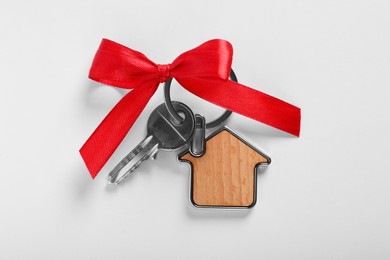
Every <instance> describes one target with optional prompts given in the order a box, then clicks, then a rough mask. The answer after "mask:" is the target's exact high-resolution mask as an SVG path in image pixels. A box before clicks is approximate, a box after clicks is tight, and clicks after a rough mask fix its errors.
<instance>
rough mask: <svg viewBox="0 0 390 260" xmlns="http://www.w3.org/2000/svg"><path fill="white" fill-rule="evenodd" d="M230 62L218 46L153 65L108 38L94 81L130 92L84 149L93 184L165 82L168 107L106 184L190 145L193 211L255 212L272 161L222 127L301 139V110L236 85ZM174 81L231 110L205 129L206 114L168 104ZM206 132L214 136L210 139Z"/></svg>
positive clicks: (229, 52)
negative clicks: (234, 118) (233, 124)
mask: <svg viewBox="0 0 390 260" xmlns="http://www.w3.org/2000/svg"><path fill="white" fill-rule="evenodd" d="M232 57H233V48H232V46H231V44H230V43H229V42H227V41H225V40H218V39H216V40H210V41H208V42H205V43H203V44H201V45H199V46H198V47H196V48H194V49H192V50H189V51H187V52H184V53H183V54H181V55H179V56H178V57H177V58H176V59H175V60H174V61H173V62H172V63H169V64H156V63H154V62H153V61H151V60H149V59H148V58H147V57H146V56H145V55H143V54H142V53H140V52H138V51H135V50H132V49H130V48H127V47H125V46H123V45H121V44H118V43H116V42H113V41H110V40H107V39H103V40H102V42H101V44H100V46H99V49H98V51H97V53H96V55H95V58H94V61H93V63H92V66H91V69H90V73H89V77H90V78H91V79H93V80H96V81H98V82H101V83H103V84H107V85H111V86H116V87H121V88H126V89H132V90H131V91H129V93H127V94H126V95H125V96H124V97H123V98H122V99H121V100H120V101H119V102H118V104H116V105H115V107H114V108H113V109H112V110H111V111H110V113H109V114H108V115H107V116H106V117H105V119H104V120H103V121H102V122H101V123H100V125H99V126H98V127H97V128H96V130H95V131H94V132H93V134H92V135H91V136H90V137H89V138H88V140H87V141H86V142H85V143H84V145H83V146H82V147H81V149H80V154H81V156H82V157H83V159H84V162H85V164H86V166H87V167H88V170H89V172H90V174H91V177H92V178H95V177H96V175H97V174H98V172H99V171H100V170H101V169H102V167H103V166H104V164H105V163H106V162H107V161H108V160H109V158H110V157H111V155H112V154H113V152H114V151H115V150H116V148H117V147H118V145H119V144H120V143H121V142H122V140H123V138H124V137H125V136H126V134H127V133H128V131H129V130H130V128H131V127H132V125H133V124H134V122H135V120H136V119H137V117H138V116H139V114H140V113H141V112H142V110H143V109H144V107H145V106H146V104H147V102H148V101H149V99H150V98H151V97H152V96H153V94H154V93H155V92H156V90H157V88H158V86H159V85H160V83H165V88H164V95H165V103H163V104H161V105H159V106H158V107H157V108H156V109H155V110H154V111H153V112H152V113H151V115H150V117H149V119H148V122H147V136H146V137H145V139H144V140H142V141H141V142H140V144H139V145H137V146H136V147H135V148H134V149H133V150H132V151H131V152H130V153H129V154H128V155H127V156H125V157H124V158H123V159H122V160H121V161H120V162H119V163H118V165H117V166H116V167H115V168H114V169H113V170H112V171H111V172H110V173H109V176H108V182H109V183H112V184H119V183H120V182H121V181H123V180H124V179H125V178H126V176H128V175H129V174H130V173H132V172H134V171H135V170H136V169H137V168H138V167H139V166H140V165H141V163H142V162H143V161H145V160H147V159H149V158H152V159H155V158H156V155H157V153H158V151H159V150H177V149H180V148H184V147H185V146H187V148H186V149H185V151H184V152H182V153H181V154H179V155H178V160H179V161H180V162H185V163H189V164H190V166H191V185H190V186H191V189H190V200H191V203H192V204H193V205H195V206H196V207H206V208H238V209H240V208H251V207H253V206H254V205H255V203H256V189H257V188H256V186H257V183H256V182H257V177H256V175H257V174H256V173H257V169H258V167H259V166H267V165H269V164H270V162H271V159H270V158H269V157H268V156H267V155H265V154H264V153H262V152H261V151H260V150H258V149H257V148H255V147H254V146H253V145H251V144H250V143H249V142H247V141H246V140H245V139H243V138H242V137H241V136H239V135H238V134H237V133H235V132H234V131H232V130H231V129H230V128H228V127H227V126H221V125H222V124H223V123H224V122H225V120H226V119H227V118H228V117H229V116H230V115H231V113H232V111H233V112H236V113H239V114H241V115H244V116H247V117H249V118H252V119H254V120H257V121H259V122H263V123H265V124H267V125H269V126H272V127H275V128H277V129H280V130H282V131H285V132H287V133H290V134H292V135H295V136H299V133H300V119H301V116H300V109H299V108H298V107H296V106H293V105H291V104H289V103H287V102H284V101H282V100H280V99H277V98H275V97H272V96H270V95H268V94H265V93H262V92H260V91H258V90H256V89H253V88H250V87H247V86H245V85H242V84H240V83H238V82H237V78H236V75H235V74H234V71H233V70H232V69H231V64H232ZM229 77H230V79H229ZM173 78H175V79H176V81H177V82H178V83H179V84H180V85H181V86H182V87H184V88H186V89H187V90H188V91H190V92H191V93H193V94H195V95H197V96H199V97H201V98H203V99H205V100H207V101H209V102H212V103H214V104H216V105H219V106H221V107H224V108H225V109H227V110H226V111H225V112H224V113H223V115H222V116H221V117H220V118H218V119H217V120H215V121H213V122H210V123H206V119H205V118H204V117H203V116H202V115H199V114H195V115H194V113H193V112H192V110H191V109H190V108H189V107H188V106H186V105H185V104H183V103H181V102H177V101H171V99H170V93H169V90H170V85H171V82H172V79H173ZM180 115H183V117H182V116H180ZM206 129H213V130H212V131H211V134H210V135H209V136H208V137H207V138H206ZM215 129H217V130H215Z"/></svg>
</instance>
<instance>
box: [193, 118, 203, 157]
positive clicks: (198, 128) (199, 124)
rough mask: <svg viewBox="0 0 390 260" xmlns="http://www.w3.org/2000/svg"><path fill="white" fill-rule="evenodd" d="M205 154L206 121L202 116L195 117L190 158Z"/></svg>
mask: <svg viewBox="0 0 390 260" xmlns="http://www.w3.org/2000/svg"><path fill="white" fill-rule="evenodd" d="M205 152H206V120H205V119H204V117H203V116H202V115H195V130H194V136H193V137H192V139H191V142H190V153H191V154H192V156H195V157H200V156H202V155H203V154H204V153H205Z"/></svg>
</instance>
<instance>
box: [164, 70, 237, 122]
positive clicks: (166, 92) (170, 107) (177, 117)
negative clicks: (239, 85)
mask: <svg viewBox="0 0 390 260" xmlns="http://www.w3.org/2000/svg"><path fill="white" fill-rule="evenodd" d="M230 79H231V80H233V81H235V82H238V81H237V76H236V74H235V73H234V71H233V69H231V70H230ZM171 83H172V78H169V79H168V80H167V81H166V82H165V85H164V98H165V105H166V107H167V109H168V112H169V114H170V115H171V116H172V118H173V119H174V120H175V121H176V122H178V123H181V122H183V118H182V117H181V116H180V115H179V114H178V113H177V111H176V110H175V109H174V108H173V105H172V101H171V95H170V90H171ZM231 114H232V111H230V110H226V111H225V112H224V113H223V114H222V115H221V116H220V117H219V118H217V119H215V120H214V121H212V122H210V123H207V124H206V128H207V129H209V128H214V127H216V126H218V125H220V124H221V123H223V122H224V121H225V120H226V119H227V118H228V117H229V116H230V115H231Z"/></svg>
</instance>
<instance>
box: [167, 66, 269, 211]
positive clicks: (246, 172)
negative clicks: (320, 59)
mask: <svg viewBox="0 0 390 260" xmlns="http://www.w3.org/2000/svg"><path fill="white" fill-rule="evenodd" d="M230 78H231V79H232V80H234V81H237V77H236V75H235V73H234V71H233V70H231V73H230ZM170 85H171V81H170V80H169V81H167V82H166V83H165V88H164V94H165V103H166V105H167V109H168V111H169V113H170V114H171V116H172V117H174V118H175V119H176V120H177V121H180V120H183V119H182V118H181V117H180V115H179V114H178V113H177V111H176V110H175V109H174V107H173V106H172V102H171V99H170V95H169V93H170ZM230 114H231V111H226V112H225V113H224V114H223V115H222V116H221V117H220V118H218V119H217V120H215V121H213V122H211V123H209V124H205V119H204V117H203V116H201V115H195V129H194V136H193V138H192V141H191V143H190V146H189V149H188V150H187V151H185V152H184V153H182V154H180V155H178V160H179V161H181V162H188V163H189V164H190V165H191V189H190V201H191V203H192V204H193V205H194V206H196V207H210V208H251V207H253V206H254V205H255V203H256V196H257V189H256V187H257V169H258V166H260V165H261V166H267V165H269V164H270V163H271V159H270V158H269V157H268V156H267V155H265V154H264V153H262V152H261V151H259V150H258V149H256V148H255V147H253V146H252V145H250V144H249V143H248V142H247V141H245V140H244V139H243V138H241V137H240V136H239V135H237V134H236V133H234V132H233V131H232V130H231V129H229V128H228V127H226V126H224V127H222V128H220V129H219V130H217V131H214V132H213V133H212V134H211V135H210V136H209V137H207V139H205V129H206V128H209V129H211V128H214V127H216V126H219V125H220V124H222V123H223V122H224V121H225V120H226V119H227V118H228V117H229V116H230Z"/></svg>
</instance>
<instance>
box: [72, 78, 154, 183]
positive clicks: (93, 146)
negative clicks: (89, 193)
mask: <svg viewBox="0 0 390 260" xmlns="http://www.w3.org/2000/svg"><path fill="white" fill-rule="evenodd" d="M157 87H158V83H157V84H154V86H152V87H151V86H150V85H149V86H147V85H144V86H139V87H137V88H135V89H133V90H132V91H130V92H129V93H127V94H126V95H125V96H124V97H123V98H122V99H121V100H120V101H119V103H118V104H116V105H115V107H114V108H113V109H112V110H111V111H110V113H108V115H107V116H106V117H105V118H104V120H103V121H102V122H101V123H100V125H99V126H98V127H97V128H96V130H95V131H94V132H93V133H92V135H91V136H90V137H89V138H88V140H87V141H86V142H85V144H84V145H83V146H82V147H81V149H80V154H81V156H82V158H83V160H84V162H85V164H86V166H87V168H88V171H89V173H90V174H91V177H92V178H93V179H94V178H95V177H96V175H97V174H98V173H99V171H100V170H101V169H102V168H103V166H104V164H105V163H106V162H107V161H108V159H109V158H110V157H111V155H112V154H113V153H114V151H115V150H116V148H117V147H118V146H119V144H120V143H121V142H122V140H123V138H124V137H125V136H126V134H127V133H128V132H129V130H130V128H131V127H132V126H133V124H134V122H135V120H136V119H137V117H138V116H139V114H141V112H142V110H143V109H144V108H145V106H146V104H147V103H148V101H149V100H150V98H151V97H152V96H153V94H154V93H155V92H156V90H157Z"/></svg>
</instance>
